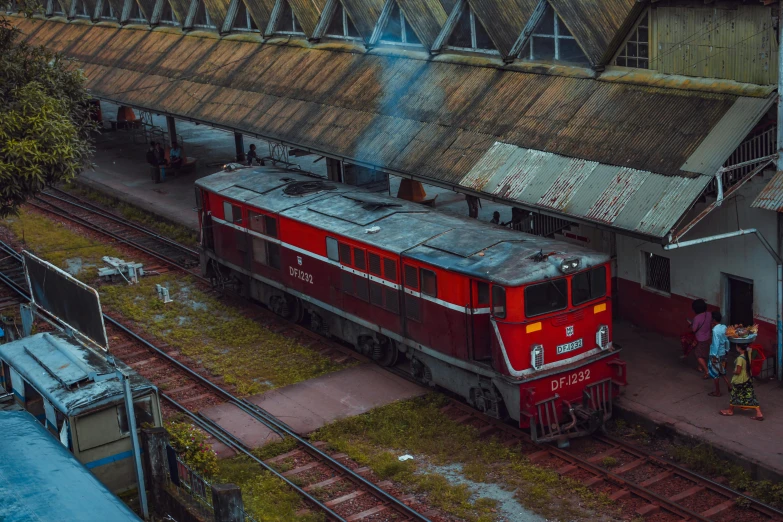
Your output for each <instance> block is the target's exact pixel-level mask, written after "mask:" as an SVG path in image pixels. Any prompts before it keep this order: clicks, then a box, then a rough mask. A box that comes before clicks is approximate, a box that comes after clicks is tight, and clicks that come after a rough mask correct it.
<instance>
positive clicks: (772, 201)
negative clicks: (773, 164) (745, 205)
mask: <svg viewBox="0 0 783 522" xmlns="http://www.w3.org/2000/svg"><path fill="white" fill-rule="evenodd" d="M750 206H751V207H755V208H763V209H766V210H774V211H775V212H783V170H779V171H777V172H776V173H775V175H774V176H772V179H771V180H769V183H767V186H766V187H764V189H763V190H762V191H761V192H760V193H759V195H758V196H756V199H754V200H753V203H752V204H751V205H750Z"/></svg>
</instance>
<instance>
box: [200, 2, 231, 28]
mask: <svg viewBox="0 0 783 522" xmlns="http://www.w3.org/2000/svg"><path fill="white" fill-rule="evenodd" d="M230 3H231V0H204V7H205V8H206V10H207V13H209V18H210V19H211V20H212V23H214V24H215V27H216V28H217V30H218V31H220V30H222V29H223V23H224V22H225V21H226V15H227V14H228V5H229V4H230Z"/></svg>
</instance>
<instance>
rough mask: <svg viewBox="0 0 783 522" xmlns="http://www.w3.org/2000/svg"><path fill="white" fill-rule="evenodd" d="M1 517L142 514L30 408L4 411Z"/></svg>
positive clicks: (88, 520) (91, 518)
mask: <svg viewBox="0 0 783 522" xmlns="http://www.w3.org/2000/svg"><path fill="white" fill-rule="evenodd" d="M0 433H2V434H3V443H2V444H0V520H2V521H3V522H22V521H24V522H31V521H38V520H40V521H50V520H67V521H69V522H82V521H84V522H95V521H98V520H106V521H109V520H110V521H112V522H123V521H134V522H139V518H138V517H137V516H136V515H135V514H134V513H133V512H132V511H131V510H130V509H129V508H128V507H127V506H126V505H125V504H124V503H123V502H122V501H121V500H120V499H119V498H117V497H116V496H114V495H113V494H112V493H111V492H110V491H109V490H108V489H106V487H105V486H104V485H103V484H101V482H100V481H99V480H98V479H97V478H95V476H94V475H93V474H92V473H90V472H89V470H87V468H85V467H84V466H83V465H82V464H80V463H79V461H78V460H76V459H75V458H74V457H73V455H71V454H70V453H69V452H68V450H67V449H65V448H64V447H63V446H62V444H60V442H59V441H58V440H57V439H55V438H54V437H53V436H52V435H50V434H49V433H48V432H47V431H46V430H45V429H44V428H43V426H41V424H39V423H38V421H36V420H35V418H34V417H33V416H32V415H30V414H29V413H27V412H0Z"/></svg>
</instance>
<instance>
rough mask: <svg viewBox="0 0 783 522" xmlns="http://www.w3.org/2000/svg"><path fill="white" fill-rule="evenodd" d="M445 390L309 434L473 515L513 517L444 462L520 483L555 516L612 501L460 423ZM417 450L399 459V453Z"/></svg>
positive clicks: (529, 498) (478, 476) (485, 478)
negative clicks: (451, 474)
mask: <svg viewBox="0 0 783 522" xmlns="http://www.w3.org/2000/svg"><path fill="white" fill-rule="evenodd" d="M445 404H446V399H445V398H443V397H442V396H441V395H437V394H431V395H428V396H425V397H419V398H415V399H411V400H407V401H401V402H396V403H393V404H390V405H388V406H383V407H380V408H377V409H375V410H372V411H370V412H368V413H365V414H363V415H359V416H356V417H351V418H348V419H343V420H340V421H337V422H335V423H333V424H330V425H329V426H325V427H324V428H321V429H320V430H318V431H317V432H315V433H314V434H312V435H311V438H312V439H314V440H322V441H325V442H327V443H328V444H329V446H330V447H331V448H332V449H334V450H336V451H340V452H344V453H347V454H348V455H349V456H350V457H351V458H352V459H353V460H355V461H357V462H358V463H360V464H363V465H366V466H368V467H370V468H371V469H372V470H373V471H374V472H375V474H376V475H378V477H380V478H381V479H390V480H394V481H396V482H398V483H400V484H403V485H404V486H406V487H408V488H410V490H411V491H414V492H416V493H421V494H425V495H426V496H427V502H428V503H430V504H432V505H433V506H435V507H438V508H440V509H442V510H443V511H445V512H447V513H450V514H452V515H454V516H457V517H460V518H464V519H466V520H471V521H489V520H498V519H512V520H513V518H510V517H509V513H507V512H504V511H506V510H501V509H500V506H498V503H497V502H496V501H495V500H493V499H490V498H481V497H479V496H478V495H475V494H474V493H473V491H471V489H470V487H469V486H467V485H465V484H459V485H455V484H453V483H452V482H451V481H449V479H448V478H447V477H444V476H443V475H442V474H439V473H434V472H432V470H437V469H438V468H439V467H442V466H449V465H458V466H459V467H460V468H461V475H462V476H464V477H465V478H466V479H468V480H470V481H473V482H476V483H485V484H502V485H503V486H504V487H505V488H508V489H510V490H512V491H513V490H516V491H515V493H514V496H515V499H516V500H517V501H518V503H519V504H521V505H523V506H525V507H527V508H530V509H531V510H533V511H535V512H537V513H539V514H541V515H543V516H545V517H547V518H548V519H556V520H596V519H597V518H600V515H597V513H600V512H602V511H605V510H608V508H609V506H610V505H611V501H609V500H608V499H607V498H606V497H604V496H601V495H597V494H595V493H594V492H592V491H591V490H590V489H588V488H586V487H585V486H583V485H582V484H580V483H578V482H575V481H573V480H569V479H567V478H561V477H560V476H559V475H557V474H556V473H555V472H553V471H549V470H546V469H544V468H541V467H538V466H535V465H533V464H530V463H529V462H528V460H527V458H526V457H525V456H523V455H522V454H521V453H520V452H519V451H516V450H515V449H509V448H507V447H505V446H503V445H502V444H500V443H498V442H497V441H495V440H494V439H490V440H487V439H480V438H479V437H478V433H477V430H476V428H474V427H472V426H463V425H460V424H457V423H455V422H454V421H453V420H451V419H449V418H448V417H447V416H446V415H445V414H443V413H442V412H441V411H440V409H441V408H442V407H443V406H444V405H445ZM406 453H407V454H411V455H414V456H415V458H414V459H413V460H406V461H404V462H401V461H400V460H399V458H398V457H399V456H400V455H403V454H406Z"/></svg>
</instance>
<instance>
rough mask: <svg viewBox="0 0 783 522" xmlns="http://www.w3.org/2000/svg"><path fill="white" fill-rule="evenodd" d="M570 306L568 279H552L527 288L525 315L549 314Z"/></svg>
mask: <svg viewBox="0 0 783 522" xmlns="http://www.w3.org/2000/svg"><path fill="white" fill-rule="evenodd" d="M567 306H568V281H567V280H566V279H556V280H550V281H547V282H546V283H540V284H537V285H532V286H528V287H527V288H525V315H526V316H528V317H532V316H534V315H542V314H548V313H549V312H555V311H557V310H563V309H565V308H566V307H567Z"/></svg>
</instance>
